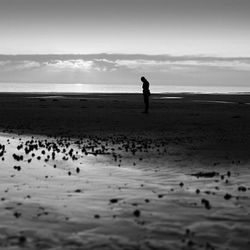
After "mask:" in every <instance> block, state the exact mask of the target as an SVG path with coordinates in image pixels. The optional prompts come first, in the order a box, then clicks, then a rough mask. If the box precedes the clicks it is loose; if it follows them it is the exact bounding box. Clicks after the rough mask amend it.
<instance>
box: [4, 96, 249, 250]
mask: <svg viewBox="0 0 250 250" xmlns="http://www.w3.org/2000/svg"><path fill="white" fill-rule="evenodd" d="M142 111H143V99H142V96H141V95H140V94H58V93H55V94H40V93H39V94H38V93H37V94H32V93H29V94H23V93H18V94H14V93H12V94H11V93H9V94H0V130H1V133H0V168H1V175H0V179H1V180H0V221H1V224H0V249H32V250H33V249H65V250H68V249H70V250H72V249H74V250H75V249H79V250H80V249H249V247H250V239H249V237H248V235H250V185H249V179H250V169H249V161H250V154H249V149H250V127H249V123H250V95H248V94H225V95H223V94H153V95H151V100H150V111H149V114H143V113H142Z"/></svg>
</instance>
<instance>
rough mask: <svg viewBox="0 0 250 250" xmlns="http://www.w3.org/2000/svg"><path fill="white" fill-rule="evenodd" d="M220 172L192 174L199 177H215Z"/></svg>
mask: <svg viewBox="0 0 250 250" xmlns="http://www.w3.org/2000/svg"><path fill="white" fill-rule="evenodd" d="M218 175H219V173H218V172H198V173H196V174H191V176H195V177H197V178H200V177H203V178H213V177H215V176H218Z"/></svg>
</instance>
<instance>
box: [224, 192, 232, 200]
mask: <svg viewBox="0 0 250 250" xmlns="http://www.w3.org/2000/svg"><path fill="white" fill-rule="evenodd" d="M231 198H232V195H231V194H228V193H227V194H225V195H224V199H225V200H230V199H231Z"/></svg>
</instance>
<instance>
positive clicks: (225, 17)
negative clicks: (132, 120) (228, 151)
mask: <svg viewBox="0 0 250 250" xmlns="http://www.w3.org/2000/svg"><path fill="white" fill-rule="evenodd" d="M249 24H250V1H249V0H0V83H27V82H30V83H83V84H84V83H85V84H86V83H115V84H121V85H122V84H123V85H124V84H126V83H129V84H138V79H139V78H140V77H141V76H142V75H145V76H146V77H148V79H149V80H150V81H151V82H152V83H153V84H159V85H164V84H165V85H197V86H209V85H213V86H236V87H237V86H248V85H249V79H250V46H249V44H250V29H249ZM0 91H1V86H0Z"/></svg>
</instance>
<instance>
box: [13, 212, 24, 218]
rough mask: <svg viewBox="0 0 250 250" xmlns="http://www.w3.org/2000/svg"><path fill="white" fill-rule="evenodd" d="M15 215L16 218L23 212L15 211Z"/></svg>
mask: <svg viewBox="0 0 250 250" xmlns="http://www.w3.org/2000/svg"><path fill="white" fill-rule="evenodd" d="M13 215H14V216H15V217H16V218H19V217H20V216H21V215H22V214H21V213H19V212H15V213H14V214H13Z"/></svg>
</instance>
